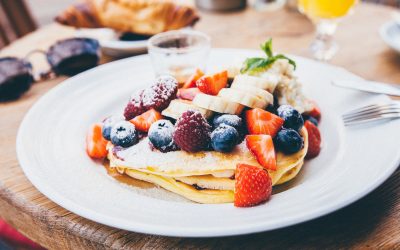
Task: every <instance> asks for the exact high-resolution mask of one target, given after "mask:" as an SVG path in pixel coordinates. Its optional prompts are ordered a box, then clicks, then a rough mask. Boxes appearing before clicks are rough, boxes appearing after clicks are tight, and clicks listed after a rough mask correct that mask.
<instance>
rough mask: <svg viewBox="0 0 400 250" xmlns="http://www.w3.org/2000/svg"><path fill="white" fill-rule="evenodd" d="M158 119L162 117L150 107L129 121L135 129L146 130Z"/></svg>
mask: <svg viewBox="0 0 400 250" xmlns="http://www.w3.org/2000/svg"><path fill="white" fill-rule="evenodd" d="M160 119H162V115H161V113H160V112H157V111H156V110H155V109H150V110H148V111H146V112H144V113H143V114H141V115H138V116H136V117H135V118H133V119H132V120H130V122H131V123H133V125H135V128H136V129H137V130H139V131H142V132H147V131H149V128H150V126H151V124H153V123H154V122H156V121H158V120H160Z"/></svg>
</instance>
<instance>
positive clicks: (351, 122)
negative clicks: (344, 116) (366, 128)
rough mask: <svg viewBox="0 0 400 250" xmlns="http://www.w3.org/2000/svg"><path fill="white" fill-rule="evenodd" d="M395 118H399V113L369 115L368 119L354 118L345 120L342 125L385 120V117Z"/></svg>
mask: <svg viewBox="0 0 400 250" xmlns="http://www.w3.org/2000/svg"><path fill="white" fill-rule="evenodd" d="M396 118H400V113H392V114H386V115H379V116H376V117H371V118H368V119H356V120H353V121H345V122H344V125H345V126H352V125H357V124H362V123H368V122H373V121H379V120H386V119H396Z"/></svg>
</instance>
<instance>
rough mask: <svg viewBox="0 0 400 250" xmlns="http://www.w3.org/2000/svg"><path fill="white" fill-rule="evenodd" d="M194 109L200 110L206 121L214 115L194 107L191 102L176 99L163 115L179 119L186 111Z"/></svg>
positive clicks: (206, 110) (209, 111)
mask: <svg viewBox="0 0 400 250" xmlns="http://www.w3.org/2000/svg"><path fill="white" fill-rule="evenodd" d="M189 109H192V110H198V111H199V112H200V113H201V114H202V115H203V116H204V117H205V118H206V119H208V118H210V117H211V116H212V114H213V112H212V111H211V110H208V109H204V108H201V107H198V106H197V105H194V104H193V103H192V102H191V101H187V100H180V99H175V100H172V101H171V103H170V104H169V106H168V107H167V108H166V109H164V110H163V111H162V112H161V114H162V115H163V116H168V117H171V118H173V119H178V118H179V117H180V116H181V115H182V114H183V113H184V112H185V111H187V110H189Z"/></svg>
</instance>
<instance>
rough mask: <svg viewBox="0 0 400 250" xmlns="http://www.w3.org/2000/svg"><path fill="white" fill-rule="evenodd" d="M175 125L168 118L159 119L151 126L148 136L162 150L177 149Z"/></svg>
mask: <svg viewBox="0 0 400 250" xmlns="http://www.w3.org/2000/svg"><path fill="white" fill-rule="evenodd" d="M173 133H174V125H173V124H172V123H171V122H170V121H168V120H158V121H156V122H155V123H153V124H152V125H151V126H150V129H149V133H148V137H149V140H150V142H151V144H153V146H154V147H155V148H156V149H158V150H160V151H161V152H164V153H165V152H168V151H173V150H176V149H177V148H178V147H177V146H176V144H175V143H174V140H173Z"/></svg>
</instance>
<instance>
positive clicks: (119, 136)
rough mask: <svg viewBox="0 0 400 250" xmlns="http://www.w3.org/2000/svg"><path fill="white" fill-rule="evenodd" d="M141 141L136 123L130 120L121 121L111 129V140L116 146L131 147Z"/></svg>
mask: <svg viewBox="0 0 400 250" xmlns="http://www.w3.org/2000/svg"><path fill="white" fill-rule="evenodd" d="M138 141H139V139H138V134H137V131H136V128H135V125H133V124H132V123H130V122H128V121H121V122H118V123H116V124H114V126H113V127H112V129H111V142H112V144H114V145H115V146H121V147H124V148H127V147H130V146H132V145H134V144H136V143H137V142H138Z"/></svg>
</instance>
